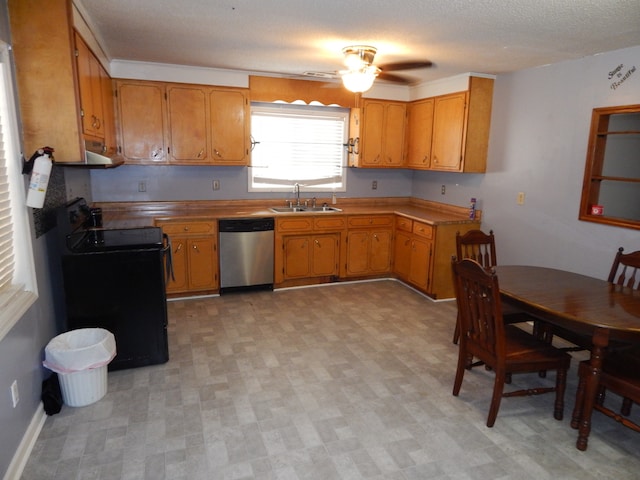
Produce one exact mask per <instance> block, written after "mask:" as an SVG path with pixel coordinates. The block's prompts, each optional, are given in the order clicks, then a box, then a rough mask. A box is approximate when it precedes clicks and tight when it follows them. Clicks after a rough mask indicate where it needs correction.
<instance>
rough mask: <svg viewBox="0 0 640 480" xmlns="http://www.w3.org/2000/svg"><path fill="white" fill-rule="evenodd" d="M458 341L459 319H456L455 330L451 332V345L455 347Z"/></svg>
mask: <svg viewBox="0 0 640 480" xmlns="http://www.w3.org/2000/svg"><path fill="white" fill-rule="evenodd" d="M458 340H460V318H456V328H455V329H454V330H453V344H454V345H457V344H458Z"/></svg>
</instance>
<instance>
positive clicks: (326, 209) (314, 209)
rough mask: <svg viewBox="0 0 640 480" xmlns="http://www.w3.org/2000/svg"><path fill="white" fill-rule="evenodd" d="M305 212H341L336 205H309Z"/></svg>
mask: <svg viewBox="0 0 640 480" xmlns="http://www.w3.org/2000/svg"><path fill="white" fill-rule="evenodd" d="M304 211H305V212H341V211H342V210H340V209H339V208H336V207H308V208H305V210H304Z"/></svg>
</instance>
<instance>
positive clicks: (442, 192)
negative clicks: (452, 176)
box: [440, 185, 447, 195]
mask: <svg viewBox="0 0 640 480" xmlns="http://www.w3.org/2000/svg"><path fill="white" fill-rule="evenodd" d="M445 193H447V187H445V186H444V185H442V187H440V194H441V195H444V194H445Z"/></svg>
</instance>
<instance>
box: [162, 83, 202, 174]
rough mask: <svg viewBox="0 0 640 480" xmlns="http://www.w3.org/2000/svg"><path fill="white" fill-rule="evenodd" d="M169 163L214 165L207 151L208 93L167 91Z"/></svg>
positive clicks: (171, 88) (179, 89) (184, 88)
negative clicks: (209, 163) (208, 163)
mask: <svg viewBox="0 0 640 480" xmlns="http://www.w3.org/2000/svg"><path fill="white" fill-rule="evenodd" d="M167 111H168V120H169V138H170V149H169V154H170V157H169V161H170V162H172V163H182V164H193V163H207V162H209V161H210V158H209V154H208V147H207V128H208V127H207V93H206V91H205V90H204V89H202V88H198V87H188V86H177V85H170V86H168V87H167Z"/></svg>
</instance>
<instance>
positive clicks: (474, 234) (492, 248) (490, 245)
mask: <svg viewBox="0 0 640 480" xmlns="http://www.w3.org/2000/svg"><path fill="white" fill-rule="evenodd" d="M456 258H457V259H458V260H462V259H463V258H470V259H472V260H475V261H476V262H478V263H479V264H480V265H482V266H483V267H484V268H489V267H495V266H496V265H497V264H498V261H497V259H496V243H495V237H494V236H493V230H491V231H490V232H489V234H486V233H484V232H483V231H482V230H469V231H468V232H466V233H465V234H464V235H460V232H458V233H457V234H456Z"/></svg>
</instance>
